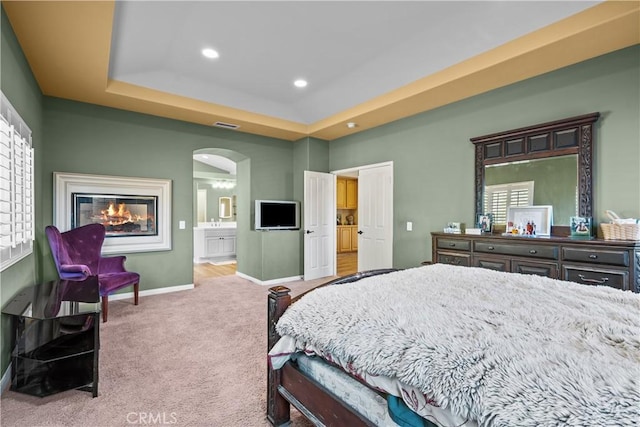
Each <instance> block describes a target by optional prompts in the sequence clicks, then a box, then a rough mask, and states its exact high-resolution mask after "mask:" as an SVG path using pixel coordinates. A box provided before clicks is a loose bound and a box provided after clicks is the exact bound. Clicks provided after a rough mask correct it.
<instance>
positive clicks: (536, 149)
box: [471, 113, 600, 235]
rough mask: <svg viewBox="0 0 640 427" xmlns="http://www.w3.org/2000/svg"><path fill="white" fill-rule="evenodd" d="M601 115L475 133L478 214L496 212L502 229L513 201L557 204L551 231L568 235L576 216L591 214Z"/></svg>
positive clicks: (498, 227)
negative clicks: (595, 128)
mask: <svg viewBox="0 0 640 427" xmlns="http://www.w3.org/2000/svg"><path fill="white" fill-rule="evenodd" d="M599 116H600V114H599V113H591V114H587V115H584V116H578V117H571V118H568V119H562V120H557V121H554V122H548V123H542V124H538V125H534V126H528V127H524V128H518V129H513V130H509V131H505V132H499V133H494V134H490V135H485V136H480V137H476V138H471V142H472V143H473V144H474V145H475V185H476V192H475V193H476V194H475V198H476V200H475V207H476V217H477V215H479V214H482V213H493V214H494V223H495V224H496V226H497V227H496V229H497V230H498V231H499V230H500V228H501V227H500V225H502V228H504V225H505V224H506V208H507V206H509V205H510V204H519V205H552V206H553V225H554V227H553V228H552V234H556V235H566V234H568V231H569V221H570V217H571V216H576V215H578V216H586V217H590V216H592V211H593V209H592V201H593V190H592V187H593V185H592V181H593V178H592V170H593V139H594V138H593V123H595V122H596V121H597V120H598V117H599ZM531 196H532V197H531ZM510 200H511V201H510ZM496 212H497V213H496Z"/></svg>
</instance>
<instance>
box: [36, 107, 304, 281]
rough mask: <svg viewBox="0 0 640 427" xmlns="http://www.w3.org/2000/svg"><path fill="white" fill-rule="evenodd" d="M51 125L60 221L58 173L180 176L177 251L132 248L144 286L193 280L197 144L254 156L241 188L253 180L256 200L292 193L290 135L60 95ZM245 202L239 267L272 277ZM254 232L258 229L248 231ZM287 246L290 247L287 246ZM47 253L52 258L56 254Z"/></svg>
mask: <svg viewBox="0 0 640 427" xmlns="http://www.w3.org/2000/svg"><path fill="white" fill-rule="evenodd" d="M44 127H45V131H46V135H47V144H46V146H45V150H44V157H45V160H44V161H43V165H42V170H43V177H44V178H43V188H44V190H43V193H44V200H43V203H42V205H43V212H44V215H45V217H44V218H45V222H50V221H52V220H53V218H52V215H51V212H52V209H53V205H52V200H53V194H52V185H53V182H52V174H53V172H75V173H88V174H97V175H119V176H130V177H136V176H139V177H147V178H163V179H171V180H172V193H173V200H172V207H171V208H172V221H173V227H172V229H173V236H172V237H173V248H172V250H170V251H163V252H149V253H132V254H127V268H128V269H130V270H133V271H137V272H139V273H140V274H141V277H142V278H141V283H140V286H141V289H143V290H145V289H152V288H159V287H166V286H173V285H180V284H187V283H192V263H191V260H192V258H193V256H192V255H193V233H192V227H193V225H194V224H193V206H194V201H193V160H192V157H193V151H194V150H201V149H205V148H209V147H212V148H216V147H217V148H222V149H226V150H232V151H234V152H236V153H239V155H240V156H244V157H246V158H248V159H250V160H251V161H250V163H247V165H249V164H250V170H248V171H247V177H249V176H250V178H249V179H247V180H245V181H242V180H238V187H239V186H245V187H246V188H245V191H244V192H242V194H244V195H245V196H249V197H250V198H251V199H257V198H273V199H289V198H291V197H292V192H293V185H292V183H293V177H292V174H293V172H292V167H293V147H292V143H291V142H288V141H282V140H276V139H272V138H266V137H260V136H255V135H249V134H245V133H239V132H234V131H228V130H221V129H217V128H210V127H205V126H199V125H194V124H190V123H184V122H178V121H174V120H168V119H163V118H159V117H153V116H148V115H144V114H137V113H131V112H126V111H121V110H115V109H111V108H106V107H100V106H96V105H90V104H83V103H78V102H73V101H66V100H61V99H56V98H45V103H44ZM72 153H73V155H71V154H72ZM241 163H242V162H241ZM244 204H245V206H244V209H242V210H238V221H239V222H240V223H241V224H239V228H238V239H239V240H238V249H239V252H240V251H245V252H244V253H245V256H239V260H238V262H239V264H238V270H239V271H240V272H242V273H245V274H247V275H249V276H251V277H255V278H257V279H260V280H266V279H265V271H267V270H266V269H267V267H266V266H265V262H264V255H265V254H264V253H263V251H262V244H261V242H260V240H261V238H262V235H263V233H259V232H254V231H251V230H250V228H249V227H248V225H249V224H250V219H249V217H250V215H251V212H250V210H247V209H246V205H249V206H251V204H250V203H246V201H245V202H244ZM241 218H243V219H242V220H241ZM181 220H182V221H186V223H187V227H186V229H184V230H180V229H178V227H177V225H178V221H181ZM251 234H256V236H249V237H247V235H251ZM271 240H273V239H270V241H271ZM276 240H277V239H276ZM281 252H282V251H281ZM284 252H285V253H287V252H288V251H287V250H286V247H285V249H284ZM239 255H240V253H239ZM44 256H45V259H47V260H49V259H50V256H49V255H48V254H45V255H44ZM288 256H289V257H296V259H297V257H299V256H300V254H299V251H298V250H297V248H295V251H294V250H292V251H291V253H288ZM252 258H256V259H257V261H255V262H254V260H252ZM48 264H49V265H48V268H47V269H46V270H45V273H46V274H45V276H48V277H54V276H55V270H54V267H53V263H52V262H49V263H48ZM273 270H275V271H276V272H277V270H278V268H277V267H274V266H273V265H269V266H268V271H270V272H271V271H273ZM281 273H282V274H283V275H282V276H279V277H285V276H284V275H290V271H289V269H288V268H286V267H285V268H283V271H282V272H281Z"/></svg>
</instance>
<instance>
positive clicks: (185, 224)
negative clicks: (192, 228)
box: [178, 221, 187, 230]
mask: <svg viewBox="0 0 640 427" xmlns="http://www.w3.org/2000/svg"><path fill="white" fill-rule="evenodd" d="M178 227H180V230H184V229H185V228H187V222H186V221H180V222H179V223H178Z"/></svg>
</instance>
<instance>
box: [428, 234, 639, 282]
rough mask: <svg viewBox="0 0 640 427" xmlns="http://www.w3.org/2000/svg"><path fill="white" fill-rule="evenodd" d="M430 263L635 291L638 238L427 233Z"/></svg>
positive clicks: (637, 279) (637, 271)
mask: <svg viewBox="0 0 640 427" xmlns="http://www.w3.org/2000/svg"><path fill="white" fill-rule="evenodd" d="M431 238H432V245H433V246H432V248H433V252H432V260H433V262H434V263H435V262H439V263H445V264H454V265H461V266H467V267H469V266H473V267H483V268H490V269H493V270H499V271H507V272H514V273H524V274H537V275H540V276H547V277H552V278H554V279H561V280H568V281H572V282H577V283H582V284H586V285H606V286H612V287H614V288H617V289H622V290H630V291H633V292H640V242H634V241H623V240H601V239H590V240H578V239H572V238H568V237H535V238H531V237H519V236H499V235H480V236H478V235H469V234H445V233H431Z"/></svg>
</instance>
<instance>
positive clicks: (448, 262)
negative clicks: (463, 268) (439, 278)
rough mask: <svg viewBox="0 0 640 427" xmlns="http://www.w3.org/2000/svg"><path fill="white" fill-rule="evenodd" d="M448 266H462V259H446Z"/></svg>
mask: <svg viewBox="0 0 640 427" xmlns="http://www.w3.org/2000/svg"><path fill="white" fill-rule="evenodd" d="M444 261H445V262H446V263H447V264H451V265H460V258H446V259H445V260H444Z"/></svg>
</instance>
